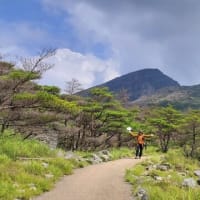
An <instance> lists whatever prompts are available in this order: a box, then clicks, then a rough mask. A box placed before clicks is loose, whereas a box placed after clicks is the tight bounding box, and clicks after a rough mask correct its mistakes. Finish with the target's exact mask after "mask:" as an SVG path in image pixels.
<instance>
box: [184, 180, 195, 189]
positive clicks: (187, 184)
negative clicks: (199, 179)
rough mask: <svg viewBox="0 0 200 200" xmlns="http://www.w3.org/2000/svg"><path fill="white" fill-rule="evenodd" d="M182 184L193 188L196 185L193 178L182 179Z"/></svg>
mask: <svg viewBox="0 0 200 200" xmlns="http://www.w3.org/2000/svg"><path fill="white" fill-rule="evenodd" d="M182 186H184V187H189V188H193V187H195V186H196V181H195V180H194V179H193V178H185V179H184V180H183V183H182Z"/></svg>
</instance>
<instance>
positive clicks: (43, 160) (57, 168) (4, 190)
mask: <svg viewBox="0 0 200 200" xmlns="http://www.w3.org/2000/svg"><path fill="white" fill-rule="evenodd" d="M12 134H13V133H12V132H11V131H5V134H3V135H2V136H1V137H0V187H1V190H0V199H6V200H13V199H15V198H19V199H29V198H30V197H32V196H34V195H38V194H40V193H42V192H44V191H48V190H49V189H51V188H52V186H53V184H54V183H55V181H56V180H58V179H59V178H60V177H62V176H63V175H67V174H71V173H72V170H73V168H75V167H77V166H78V163H76V162H75V161H70V160H66V159H64V158H60V157H58V156H57V150H51V149H50V148H49V147H48V146H47V145H44V144H41V143H39V142H38V141H36V140H25V141H24V140H23V139H22V138H21V137H20V136H12Z"/></svg>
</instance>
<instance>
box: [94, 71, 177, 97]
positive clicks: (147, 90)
mask: <svg viewBox="0 0 200 200" xmlns="http://www.w3.org/2000/svg"><path fill="white" fill-rule="evenodd" d="M102 86H105V87H108V88H109V89H110V91H112V92H114V93H118V92H119V91H120V90H122V89H125V90H127V92H128V94H129V97H130V101H133V100H135V99H138V98H140V97H141V96H146V95H151V94H153V93H155V92H157V91H158V90H160V89H162V88H165V87H179V86H180V85H179V83H178V82H177V81H175V80H173V79H172V78H170V77H169V76H167V75H165V74H164V73H162V72H161V71H160V70H159V69H157V68H146V69H142V70H138V71H135V72H130V73H128V74H125V75H122V76H120V77H117V78H115V79H112V80H110V81H108V82H106V83H103V84H102V85H99V86H98V87H102Z"/></svg>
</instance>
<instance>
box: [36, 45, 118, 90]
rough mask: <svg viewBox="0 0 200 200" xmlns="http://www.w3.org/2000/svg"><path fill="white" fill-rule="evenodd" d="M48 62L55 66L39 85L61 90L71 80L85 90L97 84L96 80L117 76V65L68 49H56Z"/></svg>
mask: <svg viewBox="0 0 200 200" xmlns="http://www.w3.org/2000/svg"><path fill="white" fill-rule="evenodd" d="M49 61H50V62H52V63H55V66H54V67H53V68H52V69H51V70H49V71H47V72H46V73H45V74H44V76H43V78H42V80H40V81H39V83H40V84H48V85H55V86H58V87H60V88H61V89H62V90H63V89H64V88H65V84H66V82H67V81H71V80H72V78H75V79H77V80H78V81H79V82H80V83H81V84H82V86H83V88H85V89H86V88H88V87H91V86H93V85H95V84H97V82H96V81H97V80H98V79H101V80H105V81H107V80H110V79H112V78H114V77H116V76H118V75H119V73H118V65H117V64H116V63H115V62H114V61H112V60H101V59H99V58H97V57H95V56H93V55H83V54H80V53H78V52H73V51H71V50H70V49H58V50H57V52H56V55H55V56H53V57H52V58H51V59H50V60H49ZM99 77H101V78H99ZM99 83H102V82H99Z"/></svg>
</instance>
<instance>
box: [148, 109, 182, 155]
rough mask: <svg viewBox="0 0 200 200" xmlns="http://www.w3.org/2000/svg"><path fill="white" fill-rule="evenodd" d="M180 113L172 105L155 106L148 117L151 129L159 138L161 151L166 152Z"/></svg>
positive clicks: (178, 121)
mask: <svg viewBox="0 0 200 200" xmlns="http://www.w3.org/2000/svg"><path fill="white" fill-rule="evenodd" d="M180 119H181V113H180V112H179V111H177V110H175V109H174V108H173V107H172V106H167V107H161V108H156V109H154V110H153V111H152V114H151V116H150V118H149V123H150V124H151V126H152V128H153V131H154V132H155V133H156V135H157V136H158V138H159V144H160V147H161V150H162V152H164V153H166V152H167V151H168V149H169V143H170V140H171V138H172V135H173V134H176V133H177V129H178V126H179V123H180Z"/></svg>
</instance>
